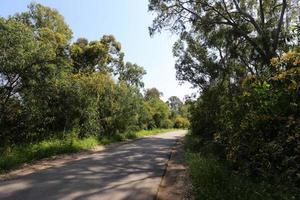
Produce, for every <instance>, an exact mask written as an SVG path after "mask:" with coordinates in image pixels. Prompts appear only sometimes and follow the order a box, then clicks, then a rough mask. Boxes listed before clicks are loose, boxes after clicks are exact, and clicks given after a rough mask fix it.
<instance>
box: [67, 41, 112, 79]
mask: <svg viewBox="0 0 300 200" xmlns="http://www.w3.org/2000/svg"><path fill="white" fill-rule="evenodd" d="M70 50H71V58H72V60H73V71H74V72H83V73H92V72H95V71H96V68H97V66H106V65H107V62H108V56H109V55H108V49H107V48H106V46H105V45H104V44H103V43H102V42H101V41H91V42H88V40H87V39H85V38H79V39H77V41H76V42H74V43H73V44H72V45H71V48H70Z"/></svg>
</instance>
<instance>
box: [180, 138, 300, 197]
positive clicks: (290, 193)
mask: <svg viewBox="0 0 300 200" xmlns="http://www.w3.org/2000/svg"><path fill="white" fill-rule="evenodd" d="M186 137H187V138H188V137H191V136H190V135H187V136H186ZM194 141H195V140H193V139H191V138H188V139H186V144H185V146H186V147H188V146H189V145H191V146H192V147H195V146H197V145H195V144H194ZM186 157H187V163H188V170H187V172H188V175H189V179H190V181H191V184H192V190H193V195H194V197H195V199H196V200H273V199H280V200H292V199H299V197H300V196H299V193H298V192H299V191H298V192H297V190H294V189H293V188H289V187H287V186H280V185H274V184H272V183H269V182H267V181H264V180H262V179H260V180H258V179H254V178H249V177H244V176H241V175H238V174H237V173H234V172H233V170H231V169H230V167H229V165H228V164H227V163H225V161H221V160H219V159H217V156H216V155H214V154H207V153H205V154H203V153H199V152H198V153H196V152H193V151H191V150H190V149H187V155H186Z"/></svg>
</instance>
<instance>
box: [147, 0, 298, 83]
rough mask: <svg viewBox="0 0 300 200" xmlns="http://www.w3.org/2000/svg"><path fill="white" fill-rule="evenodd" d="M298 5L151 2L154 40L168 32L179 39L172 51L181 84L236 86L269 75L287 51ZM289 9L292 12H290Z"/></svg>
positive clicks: (284, 1)
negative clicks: (244, 78)
mask: <svg viewBox="0 0 300 200" xmlns="http://www.w3.org/2000/svg"><path fill="white" fill-rule="evenodd" d="M293 4H295V2H294V1H287V0H282V1H280V0H267V1H250V0H249V1H245V0H243V1H237V0H233V1H227V0H225V1H224V0H216V1H209V0H204V1H183V0H170V1H169V0H150V3H149V11H152V12H155V13H157V17H156V18H155V20H154V21H153V25H152V27H150V28H149V30H150V33H151V34H153V33H155V32H157V31H161V30H162V29H164V28H166V29H169V30H171V31H172V32H175V33H179V34H180V39H179V41H178V42H177V43H176V44H175V45H174V55H175V56H176V57H177V58H178V60H177V62H176V70H177V78H178V79H179V80H183V81H190V82H191V83H192V84H193V85H194V86H197V87H201V88H202V89H203V87H206V86H207V85H209V84H210V83H213V82H216V81H220V80H221V81H222V80H227V81H231V82H238V81H239V79H240V76H243V75H245V74H248V73H251V74H253V75H265V74H266V73H268V71H269V69H268V66H269V64H270V60H271V58H272V57H276V56H277V55H279V54H280V53H282V52H284V51H286V50H287V49H288V43H287V40H288V39H289V37H290V30H288V29H285V28H284V27H286V26H287V23H289V24H293V23H295V22H296V21H297V20H298V18H296V17H295V15H294V14H293V13H295V7H294V6H292V5H293ZM287 7H288V8H289V9H287Z"/></svg>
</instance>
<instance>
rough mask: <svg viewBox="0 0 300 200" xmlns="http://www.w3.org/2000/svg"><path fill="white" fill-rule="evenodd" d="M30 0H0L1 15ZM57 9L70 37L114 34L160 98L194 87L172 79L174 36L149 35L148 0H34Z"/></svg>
mask: <svg viewBox="0 0 300 200" xmlns="http://www.w3.org/2000/svg"><path fill="white" fill-rule="evenodd" d="M30 2H32V1H30V0H29V1H27V0H0V3H1V7H0V16H2V17H7V16H8V15H13V14H14V13H16V12H22V11H25V10H26V9H27V5H28V4H29V3H30ZM34 2H38V3H41V4H43V5H45V6H49V7H52V8H55V9H57V10H58V11H59V12H60V14H62V15H63V16H64V18H65V21H66V22H67V24H68V25H69V26H70V28H71V29H72V30H73V40H76V39H77V38H78V37H85V38H87V39H89V40H95V39H99V38H101V36H102V35H104V34H113V35H114V36H115V37H116V38H117V40H118V41H119V42H121V44H122V48H123V51H124V52H125V60H126V61H130V62H133V63H137V64H139V65H141V66H143V67H144V68H145V69H146V71H147V75H146V76H145V77H144V82H145V87H146V88H150V87H157V88H158V89H159V90H160V91H162V92H163V94H164V96H163V99H165V100H166V99H167V98H169V97H170V96H172V95H176V96H178V97H180V98H181V99H182V98H183V97H184V95H186V94H191V93H192V92H195V90H192V89H190V85H189V84H184V85H182V86H180V85H179V84H178V81H176V78H175V69H174V62H175V58H174V57H173V56H172V45H173V43H174V42H175V41H176V36H174V35H171V34H170V33H169V32H164V33H161V34H156V35H155V36H154V37H150V36H149V32H148V26H150V25H151V23H152V19H153V18H154V15H153V14H152V13H149V12H147V4H148V0H40V1H34Z"/></svg>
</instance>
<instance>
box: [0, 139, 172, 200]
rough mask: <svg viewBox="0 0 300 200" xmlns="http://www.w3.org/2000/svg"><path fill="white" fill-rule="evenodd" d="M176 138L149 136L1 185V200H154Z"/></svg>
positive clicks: (2, 182)
mask: <svg viewBox="0 0 300 200" xmlns="http://www.w3.org/2000/svg"><path fill="white" fill-rule="evenodd" d="M175 142H176V138H172V139H166V138H161V137H148V138H143V139H140V140H136V141H134V142H132V143H129V144H124V145H121V146H117V147H114V148H109V149H106V150H104V151H101V152H96V153H92V154H90V155H88V156H87V157H85V158H83V159H80V160H76V161H71V162H68V163H66V164H65V165H63V166H59V167H54V168H50V169H45V170H41V171H38V172H35V173H32V174H28V175H25V176H22V177H16V178H13V179H10V180H6V181H1V182H0V199H8V200H10V199H11V200H18V199H22V200H27V199H30V200H32V199H44V200H46V199H76V200H79V199H153V198H154V197H155V194H156V190H157V186H156V187H154V186H155V185H157V184H158V183H159V182H160V179H161V176H162V175H163V172H164V170H165V164H166V162H167V160H168V158H169V155H170V151H171V147H172V146H173V145H174V144H175Z"/></svg>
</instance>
